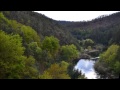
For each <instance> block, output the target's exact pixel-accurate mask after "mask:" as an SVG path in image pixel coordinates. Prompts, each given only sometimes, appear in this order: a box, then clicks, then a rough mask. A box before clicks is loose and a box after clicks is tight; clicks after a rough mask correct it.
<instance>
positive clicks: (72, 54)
mask: <svg viewBox="0 0 120 90" xmlns="http://www.w3.org/2000/svg"><path fill="white" fill-rule="evenodd" d="M78 57H79V51H78V50H77V48H76V46H75V45H73V44H72V45H66V46H62V47H61V60H65V61H67V62H71V61H72V60H74V59H76V58H78Z"/></svg>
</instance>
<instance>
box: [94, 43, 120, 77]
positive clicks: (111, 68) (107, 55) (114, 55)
mask: <svg viewBox="0 0 120 90" xmlns="http://www.w3.org/2000/svg"><path fill="white" fill-rule="evenodd" d="M119 48H120V47H119V46H118V45H111V46H110V47H109V48H108V49H107V51H105V52H104V53H103V54H101V56H100V60H99V61H98V62H97V63H96V64H95V70H96V71H97V73H98V74H99V75H100V76H101V77H102V78H118V77H119V73H120V60H119V53H120V52H119ZM118 52H119V53H118Z"/></svg>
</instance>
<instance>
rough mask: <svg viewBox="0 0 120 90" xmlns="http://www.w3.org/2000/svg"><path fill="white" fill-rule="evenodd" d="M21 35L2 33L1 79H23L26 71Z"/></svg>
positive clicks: (0, 49)
mask: <svg viewBox="0 0 120 90" xmlns="http://www.w3.org/2000/svg"><path fill="white" fill-rule="evenodd" d="M21 42H22V39H21V37H20V36H19V35H7V34H5V33H4V32H3V31H0V78H2V79H3V78H21V72H22V71H23V69H24V60H25V57H24V56H23V53H24V47H22V43H21Z"/></svg>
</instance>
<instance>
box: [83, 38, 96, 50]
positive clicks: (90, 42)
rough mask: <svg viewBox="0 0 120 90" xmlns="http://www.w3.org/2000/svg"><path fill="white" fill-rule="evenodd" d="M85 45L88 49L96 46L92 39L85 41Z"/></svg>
mask: <svg viewBox="0 0 120 90" xmlns="http://www.w3.org/2000/svg"><path fill="white" fill-rule="evenodd" d="M83 45H84V46H85V48H87V47H88V46H92V45H94V41H93V40H92V39H86V40H84V41H83Z"/></svg>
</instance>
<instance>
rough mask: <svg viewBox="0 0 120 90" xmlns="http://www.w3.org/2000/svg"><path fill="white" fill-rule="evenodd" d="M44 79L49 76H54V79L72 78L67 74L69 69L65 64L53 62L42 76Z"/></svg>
mask: <svg viewBox="0 0 120 90" xmlns="http://www.w3.org/2000/svg"><path fill="white" fill-rule="evenodd" d="M40 77H41V78H42V77H43V79H44V78H45V77H47V78H48V79H49V78H51V77H52V79H70V77H69V75H68V74H67V69H66V67H64V66H60V64H56V63H55V64H52V65H51V66H50V67H49V68H48V69H47V70H46V71H45V72H44V73H43V75H42V76H40Z"/></svg>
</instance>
